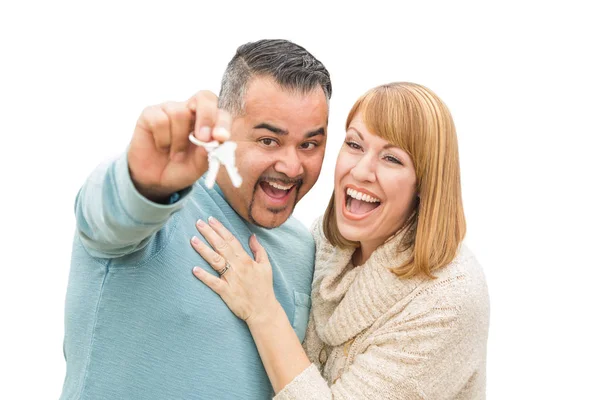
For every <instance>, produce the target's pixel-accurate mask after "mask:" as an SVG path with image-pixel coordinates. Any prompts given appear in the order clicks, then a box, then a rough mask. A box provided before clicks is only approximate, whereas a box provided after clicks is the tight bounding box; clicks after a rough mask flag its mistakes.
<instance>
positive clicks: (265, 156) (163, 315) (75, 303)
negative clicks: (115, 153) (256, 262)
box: [61, 40, 331, 399]
mask: <svg viewBox="0 0 600 400" xmlns="http://www.w3.org/2000/svg"><path fill="white" fill-rule="evenodd" d="M330 97H331V82H330V78H329V73H328V71H327V70H326V69H325V67H324V66H323V65H322V64H321V62H319V61H318V60H317V59H315V58H314V57H313V56H312V55H311V54H310V53H308V52H307V51H306V50H305V49H303V48H302V47H300V46H298V45H295V44H293V43H290V42H287V41H284V40H262V41H258V42H255V43H248V44H246V45H243V46H241V47H240V48H238V50H237V53H236V55H235V56H234V57H233V59H232V60H231V62H230V63H229V65H228V66H227V69H226V71H225V74H224V77H223V81H222V87H221V92H220V95H219V98H218V99H217V97H216V96H215V95H214V94H212V93H210V92H199V93H197V94H196V95H195V96H193V97H192V98H191V99H190V100H188V101H186V102H182V103H165V104H161V105H158V106H153V107H149V108H147V109H146V110H144V112H143V113H142V114H141V116H140V117H139V120H138V122H137V125H136V127H135V130H134V133H133V137H132V139H131V143H130V145H129V148H128V151H127V153H126V154H124V155H123V156H122V157H120V158H119V159H117V160H116V161H114V162H113V163H111V164H109V165H107V166H103V167H99V168H98V169H97V170H96V171H95V172H94V173H93V174H92V175H91V176H90V178H89V179H88V180H87V182H86V183H85V184H84V186H83V187H82V189H81V190H80V192H79V194H78V196H77V200H76V205H75V213H76V219H77V231H76V234H75V240H74V244H73V254H72V262H71V272H70V277H69V286H68V290H67V299H66V308H65V343H64V352H65V358H66V361H67V374H66V378H65V383H64V387H63V393H62V397H61V398H62V399H261V398H269V397H270V396H271V395H272V393H273V392H272V388H271V386H270V384H269V380H268V377H267V375H266V373H265V371H264V369H263V366H262V363H261V361H260V358H259V355H258V353H257V350H256V347H255V345H254V342H253V340H252V337H251V335H250V333H249V331H248V329H247V327H246V324H245V323H244V322H243V321H240V320H239V319H237V318H236V317H235V315H233V314H232V313H231V312H230V311H229V309H228V308H227V306H226V305H225V304H224V303H223V302H222V301H221V299H220V298H219V297H218V296H216V295H215V294H214V293H213V292H212V291H211V290H210V289H208V288H207V287H204V286H203V285H198V282H197V280H196V278H195V277H194V276H193V274H192V267H194V266H196V265H198V266H201V267H202V268H204V269H206V270H207V271H210V272H211V273H214V272H213V271H212V268H211V267H210V266H209V265H208V264H206V263H205V262H204V261H203V260H202V258H201V257H200V256H198V254H197V253H196V252H195V251H194V249H193V248H192V247H191V245H190V239H191V238H192V237H193V236H194V235H197V236H201V235H198V232H197V230H196V227H195V225H194V223H195V222H196V221H198V223H206V222H207V221H208V220H209V217H210V216H214V217H216V218H217V219H218V220H219V221H221V222H222V223H223V224H224V225H225V226H226V227H227V228H228V229H229V230H230V231H231V232H233V233H234V234H235V235H236V237H237V238H238V239H239V240H240V241H241V242H242V243H243V244H244V246H245V250H246V251H247V252H248V253H249V254H252V253H251V252H250V249H249V246H248V240H249V237H250V235H251V234H252V233H254V234H256V235H257V238H258V240H259V241H260V243H261V244H262V245H263V246H264V247H265V248H266V250H267V251H268V253H269V256H270V261H271V264H272V266H273V283H274V288H275V292H276V295H277V298H278V300H279V301H280V302H281V304H282V306H283V307H284V309H285V311H286V314H287V316H288V318H289V319H290V321H291V322H292V324H293V326H294V329H295V330H296V333H297V334H298V336H299V338H300V340H302V339H303V337H304V333H305V330H306V325H307V320H308V312H309V307H310V303H309V294H310V285H311V281H312V273H313V268H314V265H313V262H314V243H313V242H312V239H311V237H310V234H309V232H308V231H307V230H306V229H305V228H304V227H303V226H302V225H301V224H300V223H299V222H298V221H296V220H294V219H293V218H290V216H291V214H292V211H293V209H294V206H295V204H296V203H297V202H298V201H299V200H300V199H301V198H302V197H303V196H304V195H305V194H306V192H308V190H310V188H311V187H312V186H313V185H314V183H315V181H316V180H317V177H318V175H319V172H320V169H321V165H322V161H323V156H324V151H325V142H326V135H327V120H328V101H329V98H330ZM192 131H193V132H194V135H195V136H196V138H197V139H198V140H201V141H206V142H207V141H211V140H213V139H216V140H218V141H224V140H226V139H227V138H228V136H229V132H231V140H233V141H235V142H236V143H237V150H236V157H237V166H238V169H239V171H240V174H241V176H242V178H243V181H242V185H241V187H239V188H235V187H234V186H233V185H232V183H231V181H230V179H229V176H228V175H227V172H226V171H225V168H221V170H220V171H219V174H218V176H217V185H215V187H214V188H213V189H208V188H207V187H206V185H205V183H204V177H202V176H203V174H204V173H205V172H206V170H207V153H206V150H205V149H204V148H203V147H201V146H196V145H194V144H192V143H190V141H189V140H188V135H189V133H190V132H192ZM201 177H202V178H201ZM273 228H274V229H273ZM215 333H216V334H215Z"/></svg>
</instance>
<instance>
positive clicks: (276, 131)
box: [254, 122, 289, 136]
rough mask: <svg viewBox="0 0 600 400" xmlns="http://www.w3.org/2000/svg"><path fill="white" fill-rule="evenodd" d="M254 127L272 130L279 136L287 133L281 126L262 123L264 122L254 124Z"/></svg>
mask: <svg viewBox="0 0 600 400" xmlns="http://www.w3.org/2000/svg"><path fill="white" fill-rule="evenodd" d="M254 129H266V130H269V131H271V132H273V133H274V134H276V135H281V136H283V135H287V134H288V133H289V132H288V131H286V130H285V129H281V128H278V127H276V126H273V125H270V124H267V123H264V122H263V123H262V124H258V125H256V126H255V127H254Z"/></svg>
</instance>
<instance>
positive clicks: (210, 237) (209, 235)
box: [196, 218, 237, 261]
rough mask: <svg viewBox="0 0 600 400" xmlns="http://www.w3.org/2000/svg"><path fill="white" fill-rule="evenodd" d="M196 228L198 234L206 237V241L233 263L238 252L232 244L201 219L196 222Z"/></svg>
mask: <svg viewBox="0 0 600 400" xmlns="http://www.w3.org/2000/svg"><path fill="white" fill-rule="evenodd" d="M209 219H210V218H209ZM196 228H197V229H198V232H200V234H202V236H204V239H206V241H207V242H208V244H210V245H211V246H212V247H213V249H215V251H216V252H217V253H219V254H220V255H222V256H223V257H225V258H226V259H227V260H228V261H233V260H234V259H235V258H236V257H237V254H236V251H235V250H234V249H233V247H232V246H231V244H230V242H229V241H226V240H225V239H223V238H222V237H221V236H220V235H219V234H218V233H217V232H215V230H214V229H213V228H212V227H211V226H210V225H209V224H207V223H206V222H204V221H202V220H201V219H199V220H198V221H197V222H196Z"/></svg>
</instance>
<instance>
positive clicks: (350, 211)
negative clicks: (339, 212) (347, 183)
mask: <svg viewBox="0 0 600 400" xmlns="http://www.w3.org/2000/svg"><path fill="white" fill-rule="evenodd" d="M380 205H381V200H379V199H378V198H376V197H374V196H371V195H368V194H366V193H363V192H360V191H358V190H356V189H353V188H350V187H348V188H346V196H345V203H344V210H343V211H344V215H345V216H346V217H347V218H348V219H352V220H359V219H363V218H366V217H367V216H368V215H369V214H371V213H372V212H373V211H375V209H377V207H379V206H380Z"/></svg>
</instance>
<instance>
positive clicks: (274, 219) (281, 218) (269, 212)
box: [251, 207, 293, 229]
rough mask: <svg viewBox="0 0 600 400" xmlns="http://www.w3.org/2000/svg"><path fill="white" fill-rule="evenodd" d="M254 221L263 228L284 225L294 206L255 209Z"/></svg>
mask: <svg viewBox="0 0 600 400" xmlns="http://www.w3.org/2000/svg"><path fill="white" fill-rule="evenodd" d="M253 211H254V212H253V213H252V215H251V217H252V221H251V222H252V223H254V224H255V225H258V226H260V227H261V228H266V229H273V228H277V227H278V226H280V225H282V224H283V223H284V222H285V221H287V220H288V219H289V218H290V217H291V215H292V212H293V207H282V208H267V209H263V210H260V211H258V210H256V211H258V212H256V211H255V210H253Z"/></svg>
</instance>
